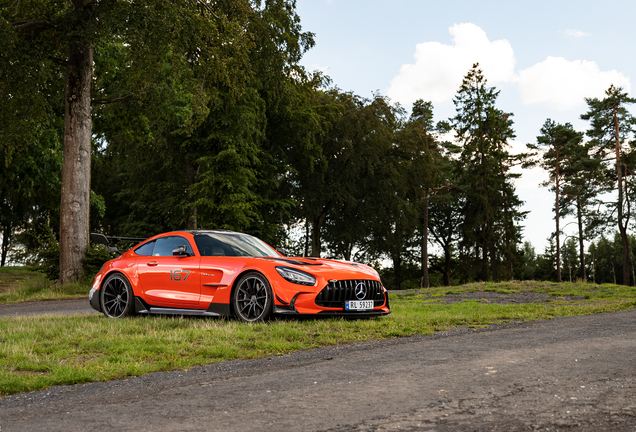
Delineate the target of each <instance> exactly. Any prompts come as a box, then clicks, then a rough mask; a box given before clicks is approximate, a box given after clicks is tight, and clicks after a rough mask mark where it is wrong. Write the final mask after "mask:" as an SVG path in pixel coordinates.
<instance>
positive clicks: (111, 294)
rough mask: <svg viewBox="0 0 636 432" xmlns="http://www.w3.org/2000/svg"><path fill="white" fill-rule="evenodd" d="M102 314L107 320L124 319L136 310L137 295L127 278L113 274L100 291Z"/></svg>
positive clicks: (119, 274)
mask: <svg viewBox="0 0 636 432" xmlns="http://www.w3.org/2000/svg"><path fill="white" fill-rule="evenodd" d="M100 291H101V292H100V299H101V303H102V312H104V315H105V316H106V317H107V318H122V317H125V316H128V315H132V314H133V312H134V310H135V295H134V293H133V290H132V288H131V286H130V282H128V279H126V276H124V275H122V274H121V273H113V274H112V275H110V276H108V277H107V278H106V280H105V281H104V284H103V285H102V288H101V290H100Z"/></svg>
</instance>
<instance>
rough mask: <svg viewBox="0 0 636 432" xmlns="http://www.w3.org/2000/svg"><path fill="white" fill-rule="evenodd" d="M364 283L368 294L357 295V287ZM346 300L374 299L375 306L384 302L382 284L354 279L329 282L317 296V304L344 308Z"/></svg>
mask: <svg viewBox="0 0 636 432" xmlns="http://www.w3.org/2000/svg"><path fill="white" fill-rule="evenodd" d="M361 283H362V284H364V288H365V290H366V295H365V296H364V297H363V298H358V297H356V287H357V286H358V285H359V284H361ZM345 300H373V307H378V306H382V305H383V304H384V292H383V290H382V284H381V283H380V282H378V281H374V280H366V279H352V280H341V281H333V282H329V285H327V286H326V287H324V288H323V290H322V291H320V293H318V295H317V296H316V304H317V305H318V306H322V307H331V308H344V307H345Z"/></svg>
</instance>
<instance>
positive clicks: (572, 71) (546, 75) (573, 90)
mask: <svg viewBox="0 0 636 432" xmlns="http://www.w3.org/2000/svg"><path fill="white" fill-rule="evenodd" d="M611 84H614V85H615V86H617V87H623V89H624V90H625V91H627V92H629V91H630V90H631V83H630V80H629V78H628V77H626V76H625V75H623V74H622V73H620V72H618V71H616V70H611V71H601V70H600V68H599V66H598V65H597V64H596V62H593V61H586V60H574V61H568V60H566V59H564V58H562V57H548V58H547V59H545V60H544V61H542V62H541V63H537V64H535V65H534V66H531V67H529V68H527V69H524V70H522V71H521V72H519V77H518V86H519V92H520V93H521V97H522V99H523V102H524V103H525V104H538V103H545V104H547V105H549V106H550V107H552V108H554V109H557V110H560V111H566V110H569V109H574V108H578V107H581V106H583V105H584V104H585V99H584V98H586V97H603V96H604V92H605V90H606V89H607V88H608V87H609V86H610V85H611Z"/></svg>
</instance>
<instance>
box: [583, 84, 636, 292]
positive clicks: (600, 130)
mask: <svg viewBox="0 0 636 432" xmlns="http://www.w3.org/2000/svg"><path fill="white" fill-rule="evenodd" d="M605 95H606V96H605V98H603V99H598V98H593V99H590V98H586V99H585V101H586V102H587V105H588V108H589V109H588V112H587V113H585V114H582V115H581V119H583V120H589V121H590V122H591V125H590V126H591V128H590V129H589V130H588V131H587V135H588V136H589V137H590V138H591V139H592V141H593V142H594V146H595V150H596V152H597V154H599V155H601V156H608V155H610V154H613V159H614V160H615V166H616V191H617V192H618V197H617V200H616V203H615V208H614V210H615V211H613V212H612V213H613V214H615V217H616V222H617V223H618V231H619V234H620V236H621V242H622V247H623V265H622V267H623V268H622V270H623V275H622V276H623V277H622V281H621V282H622V283H623V285H629V284H630V277H629V261H630V259H629V256H630V253H629V242H628V238H627V227H628V224H629V218H630V215H631V209H630V203H629V194H628V193H627V190H626V188H627V182H626V181H625V180H626V179H625V176H626V175H627V174H628V171H627V166H626V164H625V157H626V154H625V153H626V152H625V149H623V143H626V142H627V141H628V139H629V138H630V137H631V136H633V133H634V126H635V124H636V119H634V117H633V116H632V115H631V114H630V113H629V111H628V110H627V105H628V104H632V103H635V102H636V99H634V98H630V97H628V96H627V93H624V92H623V89H622V88H620V87H614V85H611V86H610V87H609V88H608V89H607V90H606V91H605Z"/></svg>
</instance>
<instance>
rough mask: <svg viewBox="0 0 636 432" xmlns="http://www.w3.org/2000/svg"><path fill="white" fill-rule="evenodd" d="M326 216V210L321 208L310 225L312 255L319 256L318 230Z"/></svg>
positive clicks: (320, 244) (320, 246) (319, 241)
mask: <svg viewBox="0 0 636 432" xmlns="http://www.w3.org/2000/svg"><path fill="white" fill-rule="evenodd" d="M326 218H327V210H323V211H322V212H321V213H320V215H318V217H316V218H315V219H314V223H313V225H312V227H311V255H310V256H312V257H316V258H320V250H321V248H322V242H321V240H320V230H321V228H322V226H323V225H324V223H325V219H326Z"/></svg>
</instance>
